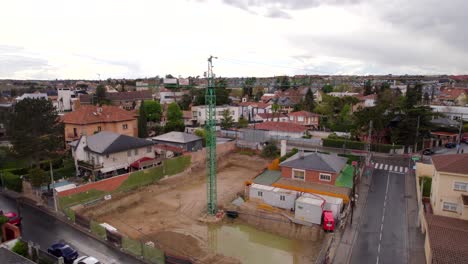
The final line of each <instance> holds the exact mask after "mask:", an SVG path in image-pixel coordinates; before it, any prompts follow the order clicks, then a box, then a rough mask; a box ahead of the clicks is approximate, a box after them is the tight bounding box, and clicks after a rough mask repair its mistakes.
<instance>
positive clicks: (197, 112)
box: [191, 105, 240, 125]
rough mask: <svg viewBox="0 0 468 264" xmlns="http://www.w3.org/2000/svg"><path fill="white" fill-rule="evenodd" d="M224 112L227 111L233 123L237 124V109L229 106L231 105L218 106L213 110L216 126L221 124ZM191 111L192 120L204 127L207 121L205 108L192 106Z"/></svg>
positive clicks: (238, 114) (238, 115)
mask: <svg viewBox="0 0 468 264" xmlns="http://www.w3.org/2000/svg"><path fill="white" fill-rule="evenodd" d="M224 110H228V111H229V113H230V114H231V116H232V119H233V120H234V122H239V118H240V112H239V107H237V106H231V105H220V106H216V110H215V111H216V114H215V119H216V123H217V124H220V123H221V119H222V118H223V112H224ZM191 111H192V120H193V121H194V122H195V123H197V124H199V125H204V124H205V122H206V119H207V117H206V106H205V105H198V106H192V109H191Z"/></svg>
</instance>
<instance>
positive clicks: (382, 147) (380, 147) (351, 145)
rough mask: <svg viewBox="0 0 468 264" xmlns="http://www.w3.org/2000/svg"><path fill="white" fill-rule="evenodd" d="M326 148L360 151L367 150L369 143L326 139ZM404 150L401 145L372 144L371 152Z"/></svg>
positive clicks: (324, 143) (324, 144)
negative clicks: (344, 148)
mask: <svg viewBox="0 0 468 264" xmlns="http://www.w3.org/2000/svg"><path fill="white" fill-rule="evenodd" d="M322 142H323V146H324V147H331V148H343V146H344V147H346V148H347V149H358V150H365V149H366V145H367V142H362V141H352V140H345V139H337V138H325V139H323V140H322ZM399 148H402V146H401V145H394V146H393V145H390V144H372V145H371V151H375V152H382V153H389V152H390V150H392V149H399Z"/></svg>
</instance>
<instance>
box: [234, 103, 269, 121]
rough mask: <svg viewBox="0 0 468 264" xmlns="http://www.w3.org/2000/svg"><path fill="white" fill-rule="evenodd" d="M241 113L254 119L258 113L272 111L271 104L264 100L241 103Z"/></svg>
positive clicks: (248, 118)
mask: <svg viewBox="0 0 468 264" xmlns="http://www.w3.org/2000/svg"><path fill="white" fill-rule="evenodd" d="M239 108H240V110H239V111H240V114H241V116H243V117H244V118H245V119H247V120H254V117H255V116H256V115H257V114H264V113H271V104H267V103H262V102H242V103H239Z"/></svg>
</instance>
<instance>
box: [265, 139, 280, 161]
mask: <svg viewBox="0 0 468 264" xmlns="http://www.w3.org/2000/svg"><path fill="white" fill-rule="evenodd" d="M277 153H278V148H277V147H276V145H275V144H273V143H271V142H270V143H268V144H267V145H266V146H265V147H264V148H263V150H262V156H263V157H265V158H274V157H276V155H277Z"/></svg>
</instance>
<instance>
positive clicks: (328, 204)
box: [303, 193, 343, 219]
mask: <svg viewBox="0 0 468 264" xmlns="http://www.w3.org/2000/svg"><path fill="white" fill-rule="evenodd" d="M303 196H305V197H311V198H317V196H318V197H322V198H323V199H324V200H325V205H324V206H323V210H328V211H331V212H332V214H333V218H335V219H338V218H339V217H340V214H341V208H342V207H343V199H341V198H338V197H333V196H328V195H319V194H309V193H305V194H303Z"/></svg>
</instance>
